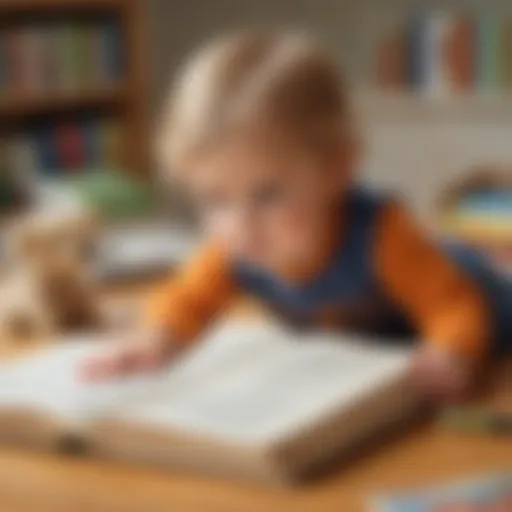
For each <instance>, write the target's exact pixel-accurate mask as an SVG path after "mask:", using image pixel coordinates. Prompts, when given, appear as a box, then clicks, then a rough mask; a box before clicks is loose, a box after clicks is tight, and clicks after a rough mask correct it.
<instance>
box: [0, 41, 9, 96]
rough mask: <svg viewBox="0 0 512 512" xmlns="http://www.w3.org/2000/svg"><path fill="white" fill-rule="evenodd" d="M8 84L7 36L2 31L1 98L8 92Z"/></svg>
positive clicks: (0, 42) (0, 49) (0, 47)
mask: <svg viewBox="0 0 512 512" xmlns="http://www.w3.org/2000/svg"><path fill="white" fill-rule="evenodd" d="M8 86H9V73H8V62H7V37H6V33H5V32H0V98H1V97H2V96H3V95H4V94H6V92H7V88H8Z"/></svg>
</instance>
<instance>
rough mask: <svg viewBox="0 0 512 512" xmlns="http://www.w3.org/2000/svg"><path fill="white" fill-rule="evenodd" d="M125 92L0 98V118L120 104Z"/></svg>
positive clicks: (125, 94) (117, 88)
mask: <svg viewBox="0 0 512 512" xmlns="http://www.w3.org/2000/svg"><path fill="white" fill-rule="evenodd" d="M126 98H127V92H126V90H125V89H124V88H122V87H116V88H112V89H105V90H102V91H81V92H74V93H62V92H59V93H58V94H42V95H39V96H36V95H30V94H24V95H11V96H5V97H2V96H0V116H6V117H10V118H12V117H26V116H33V115H39V114H52V113H54V112H58V111H69V110H75V109H88V108H94V107H103V106H109V105H112V106H114V105H116V104H122V103H123V102H124V101H125V100H126Z"/></svg>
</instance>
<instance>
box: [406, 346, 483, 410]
mask: <svg viewBox="0 0 512 512" xmlns="http://www.w3.org/2000/svg"><path fill="white" fill-rule="evenodd" d="M413 371H414V376H415V377H416V378H417V379H418V381H417V382H418V384H419V386H420V387H421V388H422V390H423V391H425V392H426V393H427V394H428V395H430V396H431V397H432V398H436V399H439V400H441V401H446V402H455V401H460V400H462V399H464V398H465V397H466V396H467V394H468V393H469V391H470V389H471V385H472V383H473V378H474V368H473V367H472V365H471V364H470V363H469V361H467V360H465V359H463V358H462V357H460V356H457V355H455V354H453V353H451V352H449V351H447V350H443V349H440V348H436V347H432V346H423V347H421V348H419V349H418V351H417V352H416V354H415V356H414V359H413Z"/></svg>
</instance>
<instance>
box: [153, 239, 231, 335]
mask: <svg viewBox="0 0 512 512" xmlns="http://www.w3.org/2000/svg"><path fill="white" fill-rule="evenodd" d="M235 288H236V287H235V285H234V283H233V282H232V280H231V278H230V273H229V265H228V261H227V259H226V257H225V255H224V254H223V253H222V251H221V250H219V249H218V248H217V247H214V246H208V247H205V248H204V249H203V250H201V251H200V252H199V253H198V254H197V255H196V256H195V257H194V258H193V259H192V260H191V261H190V262H189V263H188V264H187V265H186V266H185V267H184V268H183V269H182V270H181V271H180V272H178V274H176V275H174V276H173V277H172V278H171V279H170V280H169V282H167V283H164V284H163V285H162V286H160V287H159V289H157V291H156V293H155V294H154V296H153V297H152V298H151V300H150V301H149V304H148V306H149V307H148V315H147V319H148V320H149V323H151V324H152V325H155V324H157V325H162V326H163V327H168V328H169V331H170V332H171V333H172V335H173V336H174V337H176V339H177V340H178V341H182V342H187V341H190V340H192V339H193V338H194V337H195V336H197V335H198V334H200V333H201V331H202V330H203V329H204V328H205V327H206V326H207V325H208V323H209V322H210V320H212V318H213V317H214V316H215V314H216V313H218V312H219V310H221V309H222V307H223V306H224V305H225V304H226V303H227V302H228V301H229V299H231V298H232V296H233V295H234V294H235Z"/></svg>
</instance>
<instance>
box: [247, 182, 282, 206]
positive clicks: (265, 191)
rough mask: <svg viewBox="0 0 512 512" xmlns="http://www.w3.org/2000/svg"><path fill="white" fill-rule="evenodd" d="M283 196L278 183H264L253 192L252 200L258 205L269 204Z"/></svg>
mask: <svg viewBox="0 0 512 512" xmlns="http://www.w3.org/2000/svg"><path fill="white" fill-rule="evenodd" d="M282 197H283V188H282V187H281V186H280V185H274V184H273V185H265V186H264V187H261V188H260V189H259V190H258V191H256V193H255V194H254V197H253V199H254V202H255V203H256V204H258V205H263V206H264V205H269V204H272V203H275V202H276V201H279V200H280V199H281V198H282Z"/></svg>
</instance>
